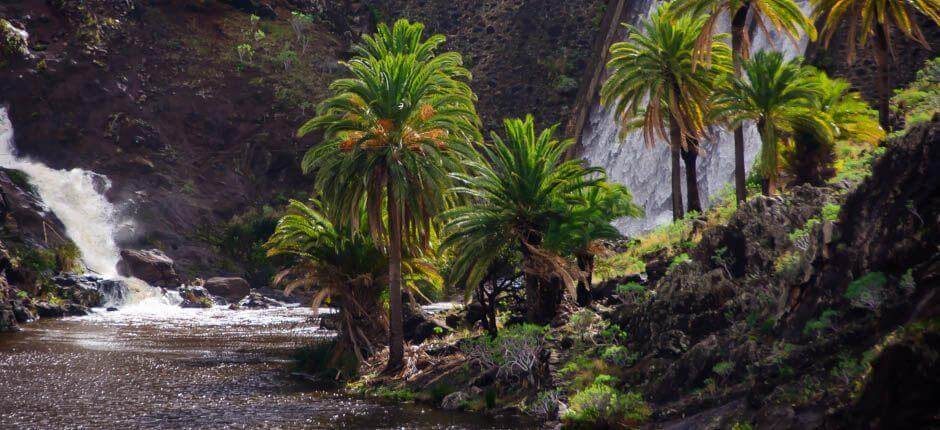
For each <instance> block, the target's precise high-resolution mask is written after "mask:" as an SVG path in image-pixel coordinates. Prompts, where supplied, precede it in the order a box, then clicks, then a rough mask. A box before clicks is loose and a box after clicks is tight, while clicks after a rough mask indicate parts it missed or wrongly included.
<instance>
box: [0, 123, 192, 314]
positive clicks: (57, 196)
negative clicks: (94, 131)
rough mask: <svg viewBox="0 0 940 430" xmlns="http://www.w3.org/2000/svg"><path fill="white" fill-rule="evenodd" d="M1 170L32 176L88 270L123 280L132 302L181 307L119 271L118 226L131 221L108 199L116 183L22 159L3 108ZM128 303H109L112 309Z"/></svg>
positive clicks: (88, 172) (32, 183)
mask: <svg viewBox="0 0 940 430" xmlns="http://www.w3.org/2000/svg"><path fill="white" fill-rule="evenodd" d="M0 167H5V168H8V169H15V170H19V171H22V172H23V173H25V174H26V175H27V176H28V177H29V183H30V184H31V185H32V186H33V187H35V189H36V192H37V193H38V194H39V197H40V199H41V200H42V203H43V205H44V206H45V207H46V209H47V210H48V211H51V212H52V213H54V214H55V215H56V217H58V218H59V220H60V221H62V224H63V225H64V226H65V234H66V236H68V238H69V239H71V240H72V242H74V243H75V245H76V246H77V247H78V249H79V251H81V254H82V263H83V265H84V266H85V268H86V269H87V270H89V271H91V272H94V273H96V274H98V275H100V276H102V277H105V278H109V279H120V280H122V281H124V283H125V284H127V286H128V289H129V290H130V297H129V299H128V302H140V303H141V304H143V303H148V304H154V303H162V304H165V305H170V304H176V303H179V297H175V298H174V297H172V296H168V295H164V294H163V293H162V292H161V291H160V290H159V289H157V288H154V287H151V286H150V285H148V284H147V283H146V282H144V281H141V280H140V279H136V278H126V277H122V276H119V275H118V273H117V263H118V262H119V261H120V260H121V253H120V249H119V248H118V246H117V244H116V243H115V241H114V237H115V233H116V231H117V230H118V228H122V227H127V226H128V224H130V221H128V220H122V219H121V218H120V217H119V214H118V210H117V208H115V206H114V205H113V204H111V202H109V201H108V199H107V198H105V196H104V192H106V191H107V190H108V188H110V187H111V182H110V181H109V180H108V178H107V177H105V176H104V175H99V174H97V173H95V172H92V171H88V170H83V169H77V168H76V169H70V170H64V169H62V170H60V169H53V168H51V167H49V166H46V165H45V164H43V163H40V162H37V161H33V160H30V159H29V158H26V157H20V156H19V155H18V154H17V152H16V147H15V146H14V134H13V125H12V123H11V122H10V117H9V114H8V113H7V109H6V108H5V107H0ZM122 304H123V303H114V302H113V301H112V302H109V303H108V306H117V305H122Z"/></svg>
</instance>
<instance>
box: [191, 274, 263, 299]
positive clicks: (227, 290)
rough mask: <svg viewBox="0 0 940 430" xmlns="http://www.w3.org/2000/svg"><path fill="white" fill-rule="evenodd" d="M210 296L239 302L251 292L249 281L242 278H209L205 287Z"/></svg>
mask: <svg viewBox="0 0 940 430" xmlns="http://www.w3.org/2000/svg"><path fill="white" fill-rule="evenodd" d="M203 286H204V287H205V288H206V291H208V292H209V293H210V294H212V295H215V296H219V297H223V298H225V299H226V300H229V301H232V302H237V301H239V300H241V299H242V298H243V297H245V296H247V295H248V293H250V292H251V286H249V285H248V281H246V280H244V279H242V278H222V277H215V278H209V279H208V280H207V281H206V283H205V285H203Z"/></svg>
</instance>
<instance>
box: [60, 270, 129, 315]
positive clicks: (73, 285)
mask: <svg viewBox="0 0 940 430" xmlns="http://www.w3.org/2000/svg"><path fill="white" fill-rule="evenodd" d="M52 282H54V283H55V284H56V285H58V286H59V288H60V291H61V293H60V295H61V296H62V297H63V298H66V299H68V300H69V301H70V302H73V303H76V304H79V305H82V306H86V307H98V306H104V305H105V304H120V303H123V302H124V300H125V299H126V298H127V295H128V291H129V290H128V287H127V284H126V283H124V281H121V280H116V279H105V278H102V277H100V276H97V275H92V274H83V275H78V274H75V273H61V274H59V275H56V276H55V277H54V278H52Z"/></svg>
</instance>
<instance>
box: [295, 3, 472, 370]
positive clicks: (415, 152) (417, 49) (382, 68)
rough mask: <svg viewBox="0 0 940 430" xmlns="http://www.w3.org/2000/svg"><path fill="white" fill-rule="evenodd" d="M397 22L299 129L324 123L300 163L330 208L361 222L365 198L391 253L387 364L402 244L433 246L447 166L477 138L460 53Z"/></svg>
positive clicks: (393, 365)
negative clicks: (313, 177) (442, 47)
mask: <svg viewBox="0 0 940 430" xmlns="http://www.w3.org/2000/svg"><path fill="white" fill-rule="evenodd" d="M394 28H395V29H406V30H407V31H388V32H380V33H378V34H376V35H375V36H373V37H372V38H371V40H372V42H370V39H366V41H365V42H364V44H363V45H361V46H359V47H357V48H356V52H358V53H360V55H359V56H356V57H354V58H353V59H352V60H350V61H349V62H344V63H341V64H343V65H344V66H345V67H346V68H347V69H348V71H349V72H350V73H351V74H352V77H351V78H345V79H339V80H337V81H335V82H334V83H333V84H332V85H331V86H330V90H331V91H332V93H333V96H332V97H330V98H329V99H327V100H325V101H324V102H322V103H321V104H320V106H319V107H318V111H317V116H316V117H315V118H313V119H311V120H310V121H308V122H307V123H306V124H304V125H303V126H302V127H301V128H300V130H299V131H298V136H303V135H305V134H307V133H309V132H311V131H314V130H319V131H322V133H323V142H322V143H321V144H319V145H317V146H315V147H314V148H312V149H310V150H309V151H308V152H307V154H306V155H305V156H304V159H303V163H302V166H303V168H304V171H305V172H310V173H314V174H316V181H315V182H314V186H315V188H316V189H317V190H318V191H319V192H320V194H321V195H323V196H325V198H327V199H329V200H330V205H329V208H330V210H331V211H332V212H333V213H332V214H330V215H331V218H332V219H338V220H341V221H343V222H345V223H349V224H354V223H356V222H358V216H357V214H358V211H359V208H360V206H362V205H364V206H365V207H366V210H367V213H368V217H367V218H368V224H369V228H370V231H371V233H372V235H373V237H374V238H375V239H376V241H377V242H378V243H379V244H380V246H381V247H382V248H383V249H385V251H386V252H387V254H388V256H389V261H388V272H389V323H390V328H389V362H388V366H387V370H388V371H390V372H391V371H395V370H397V369H399V368H400V367H401V366H402V364H403V357H404V340H403V337H404V334H403V327H402V297H401V294H402V291H401V282H402V275H401V263H402V246H403V245H404V246H408V247H409V248H411V249H412V252H418V250H420V249H423V248H425V247H426V246H427V244H428V238H429V235H430V233H431V231H432V230H433V227H434V226H433V223H434V220H435V219H436V216H437V215H438V214H439V213H440V212H442V211H444V210H445V209H446V208H447V207H448V206H449V205H451V204H452V203H453V198H452V195H451V194H449V193H447V192H446V190H447V189H448V188H449V187H450V174H451V173H453V172H456V171H460V170H462V169H463V164H462V163H461V160H462V159H463V158H464V157H467V156H469V154H470V152H471V145H472V142H475V141H478V140H479V139H480V134H479V131H478V126H479V119H478V117H477V114H476V109H475V108H474V102H475V100H476V96H475V95H474V94H473V92H472V91H471V89H470V87H469V85H468V84H467V81H468V80H469V79H470V77H471V75H470V72H469V71H468V70H467V69H466V68H464V67H463V64H462V59H461V57H460V55H459V54H457V53H453V52H447V53H443V54H435V51H436V50H437V48H438V47H439V46H440V44H441V43H442V42H443V37H438V36H434V37H431V38H429V39H426V40H424V41H420V39H421V38H420V33H421V29H422V26H421V25H420V24H410V23H408V22H407V21H404V20H402V21H399V22H398V23H396V24H395V26H394ZM415 34H418V37H417V39H418V41H415ZM379 42H381V43H379ZM378 44H381V46H383V47H386V48H387V49H385V48H382V49H379V48H376V46H375V45H378ZM372 54H375V55H372Z"/></svg>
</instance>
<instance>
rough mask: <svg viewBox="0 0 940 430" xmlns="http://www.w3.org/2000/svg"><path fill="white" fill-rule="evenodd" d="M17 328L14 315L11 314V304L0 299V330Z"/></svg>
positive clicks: (16, 329)
mask: <svg viewBox="0 0 940 430" xmlns="http://www.w3.org/2000/svg"><path fill="white" fill-rule="evenodd" d="M19 329H20V328H19V327H18V326H17V325H16V315H14V314H13V306H12V305H11V304H10V303H8V302H2V301H0V332H5V331H18V330H19Z"/></svg>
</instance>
